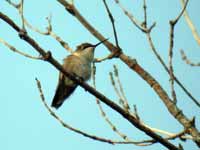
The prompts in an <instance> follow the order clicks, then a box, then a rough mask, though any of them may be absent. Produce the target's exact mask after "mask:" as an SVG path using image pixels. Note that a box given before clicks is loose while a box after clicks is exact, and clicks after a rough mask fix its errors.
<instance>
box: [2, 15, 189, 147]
mask: <svg viewBox="0 0 200 150" xmlns="http://www.w3.org/2000/svg"><path fill="white" fill-rule="evenodd" d="M0 18H1V19H2V20H3V21H5V22H6V23H8V24H9V25H10V26H11V27H12V28H13V29H15V30H16V31H17V32H18V34H19V33H20V31H21V30H22V29H20V28H19V27H18V26H17V25H16V24H15V23H14V22H13V21H12V20H11V19H10V18H9V17H8V16H6V15H5V14H3V13H2V12H0ZM20 37H21V39H23V40H24V41H26V42H27V43H29V44H30V45H31V46H32V47H33V48H34V49H35V50H36V51H37V52H39V53H40V54H41V55H42V56H43V57H44V60H45V61H47V62H49V63H50V64H52V65H53V66H54V67H55V68H57V69H58V70H59V71H61V72H62V73H63V74H64V75H65V76H67V77H68V78H70V79H71V80H73V81H74V82H75V83H77V84H78V85H80V86H81V87H82V88H84V89H85V90H86V91H88V92H89V93H91V94H92V95H94V96H96V97H97V98H98V99H100V100H101V101H102V102H103V103H105V104H107V105H108V106H110V107H111V108H112V109H113V110H115V111H117V112H118V113H119V114H120V115H121V116H123V117H124V118H125V119H126V120H127V121H129V122H130V123H131V124H132V125H133V126H135V127H136V128H138V129H140V130H141V131H143V132H145V133H146V134H147V135H149V136H151V137H152V138H153V139H155V140H157V141H158V142H159V143H161V144H162V145H164V146H165V147H167V148H169V149H171V150H178V149H179V148H178V147H176V146H175V145H173V144H171V143H170V142H168V141H167V140H165V139H163V138H162V137H161V136H160V135H158V134H156V133H154V132H153V131H152V130H150V129H148V128H147V127H145V126H144V125H143V124H141V123H140V121H138V119H137V118H135V117H134V116H132V115H130V114H129V113H127V112H126V111H124V110H123V109H122V108H121V107H120V106H118V105H117V104H116V103H114V102H113V101H112V100H110V99H108V98H107V97H105V96H104V95H103V94H101V93H100V92H98V91H96V90H95V89H94V88H93V87H91V86H89V85H88V84H87V83H85V82H83V81H82V80H81V79H80V78H78V77H76V76H74V75H71V74H70V73H68V72H67V71H65V69H63V67H62V66H61V65H60V64H59V63H58V62H57V61H56V60H55V59H54V58H53V57H52V55H51V53H50V52H46V51H45V50H44V49H42V48H41V47H40V46H39V45H38V44H37V43H36V42H35V40H33V39H32V38H31V37H30V36H29V35H28V34H27V33H26V32H23V34H20ZM135 63H136V62H135ZM131 67H133V68H134V69H135V70H137V72H141V71H142V68H139V66H138V65H133V66H131ZM135 67H136V68H135ZM138 69H139V70H138ZM139 74H140V73H139ZM143 76H144V75H143ZM145 76H147V75H145ZM152 87H153V88H157V86H156V84H153V85H152ZM180 114H181V116H182V113H180ZM179 116H180V115H179V114H178V117H179ZM189 127H191V126H189ZM191 128H192V127H191Z"/></svg>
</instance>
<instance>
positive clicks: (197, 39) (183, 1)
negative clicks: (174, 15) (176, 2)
mask: <svg viewBox="0 0 200 150" xmlns="http://www.w3.org/2000/svg"><path fill="white" fill-rule="evenodd" d="M180 3H181V5H182V7H184V4H185V0H180ZM183 16H184V18H185V20H186V22H187V24H188V26H189V28H190V29H191V32H192V35H193V37H194V39H195V40H196V42H197V43H198V44H199V45H200V36H199V34H198V32H197V29H196V28H195V26H194V24H193V22H192V20H191V19H190V16H189V15H188V13H187V11H186V10H185V11H184V13H183Z"/></svg>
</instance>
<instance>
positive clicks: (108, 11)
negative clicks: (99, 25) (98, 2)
mask: <svg viewBox="0 0 200 150" xmlns="http://www.w3.org/2000/svg"><path fill="white" fill-rule="evenodd" d="M103 3H104V5H105V8H106V11H107V13H108V17H109V19H110V22H111V24H112V28H113V33H114V37H115V44H116V46H117V47H119V42H118V36H117V31H116V28H115V20H114V17H113V15H112V13H111V11H110V9H109V7H108V5H107V3H106V0H103Z"/></svg>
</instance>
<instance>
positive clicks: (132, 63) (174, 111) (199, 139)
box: [57, 0, 200, 147]
mask: <svg viewBox="0 0 200 150" xmlns="http://www.w3.org/2000/svg"><path fill="white" fill-rule="evenodd" d="M57 1H58V2H59V3H60V4H61V5H63V6H64V7H65V9H66V11H68V12H69V13H70V14H72V15H73V16H74V17H75V18H76V19H78V20H79V22H80V23H81V24H82V25H83V26H85V28H87V30H88V31H90V32H91V34H93V35H94V36H95V37H96V38H97V39H99V40H103V39H105V37H104V36H103V35H102V34H100V33H99V32H98V31H97V30H96V29H95V28H94V27H93V26H92V25H91V24H90V23H89V22H88V21H87V20H86V19H85V18H84V17H83V16H82V15H81V14H80V13H79V11H78V10H77V9H76V8H75V6H74V5H72V4H70V3H68V2H67V1H65V0H57ZM104 45H105V46H106V47H107V48H108V50H110V51H111V52H113V51H118V48H117V47H115V46H114V45H113V44H112V43H110V42H108V41H106V42H105V43H104ZM119 58H120V59H121V60H122V61H123V62H124V63H125V64H126V65H127V66H128V67H129V68H130V69H131V70H133V71H135V72H136V73H137V74H138V75H139V76H140V77H141V78H142V79H144V80H145V81H146V82H147V83H148V84H149V86H151V87H152V88H153V89H154V91H155V92H156V94H157V95H158V96H159V97H160V99H161V100H162V101H163V103H164V104H165V106H166V107H167V109H168V111H169V112H170V113H171V115H172V116H173V117H174V118H176V119H177V121H179V123H181V124H182V125H183V126H184V127H185V128H189V129H190V130H189V134H191V135H192V136H193V138H194V141H195V142H196V144H197V145H198V146H199V147H200V133H199V131H198V130H197V128H196V127H195V125H194V124H193V123H192V121H191V120H190V119H188V118H187V117H186V116H185V115H184V114H183V112H182V111H181V110H180V109H179V108H178V107H177V106H176V105H174V103H173V102H172V100H171V99H170V98H169V96H168V94H167V93H166V91H165V90H164V89H163V88H162V87H161V85H160V84H159V83H158V82H157V81H156V80H155V79H154V78H153V77H152V76H151V75H150V74H149V73H148V72H147V71H145V70H144V69H143V68H142V67H141V66H140V65H139V64H138V63H137V61H136V60H135V59H132V58H130V57H129V56H127V55H125V54H124V53H123V52H122V51H121V53H120V55H119Z"/></svg>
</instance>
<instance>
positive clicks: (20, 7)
mask: <svg viewBox="0 0 200 150" xmlns="http://www.w3.org/2000/svg"><path fill="white" fill-rule="evenodd" d="M6 1H7V2H8V3H9V4H10V5H11V6H13V7H14V8H16V9H17V10H18V12H19V14H20V16H21V18H22V20H23V24H22V29H24V31H25V25H26V26H27V27H28V28H30V29H31V30H33V31H35V32H37V33H39V34H42V35H50V36H51V37H53V38H54V39H55V40H57V42H59V43H60V45H61V46H62V47H63V48H65V49H66V50H67V51H69V52H70V53H72V52H73V49H72V48H70V46H69V45H68V43H66V42H65V41H64V40H63V39H62V38H61V37H59V36H58V35H57V34H56V33H54V32H53V29H52V25H51V19H52V15H50V16H49V17H47V18H46V19H47V21H48V26H47V27H46V29H47V30H46V31H41V30H40V29H38V28H36V27H34V26H32V25H31V24H30V23H29V22H28V21H27V20H26V19H25V18H24V16H23V1H21V2H20V3H19V4H15V3H12V2H11V1H10V0H6Z"/></svg>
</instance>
